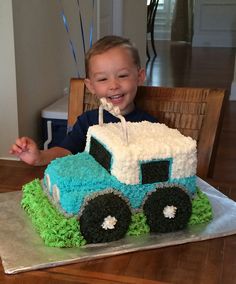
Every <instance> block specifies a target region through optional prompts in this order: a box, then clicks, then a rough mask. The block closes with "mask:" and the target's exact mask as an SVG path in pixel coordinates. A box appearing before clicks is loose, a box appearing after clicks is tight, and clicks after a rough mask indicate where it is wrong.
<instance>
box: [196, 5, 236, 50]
mask: <svg viewBox="0 0 236 284" xmlns="http://www.w3.org/2000/svg"><path fill="white" fill-rule="evenodd" d="M193 46H215V47H217V46H218V47H236V0H224V1H222V0H195V7H194V34H193Z"/></svg>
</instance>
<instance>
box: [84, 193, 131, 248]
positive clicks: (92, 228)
mask: <svg viewBox="0 0 236 284" xmlns="http://www.w3.org/2000/svg"><path fill="white" fill-rule="evenodd" d="M130 221H131V212H130V209H129V206H128V205H127V203H126V202H125V201H124V200H123V199H122V198H121V197H119V196H118V195H115V194H114V193H106V194H103V195H99V196H97V197H95V198H94V199H91V200H90V201H89V202H88V204H87V205H86V206H85V208H84V210H83V212H82V215H81V217H80V221H79V222H80V230H81V233H82V235H83V236H84V238H85V239H86V241H87V242H88V243H102V242H111V241H115V240H119V239H121V238H123V237H124V236H125V234H126V232H127V230H128V228H129V224H130Z"/></svg>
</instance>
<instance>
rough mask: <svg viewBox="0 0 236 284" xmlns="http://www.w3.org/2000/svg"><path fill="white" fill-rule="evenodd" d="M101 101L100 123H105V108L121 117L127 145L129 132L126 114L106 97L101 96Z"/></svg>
mask: <svg viewBox="0 0 236 284" xmlns="http://www.w3.org/2000/svg"><path fill="white" fill-rule="evenodd" d="M100 102H101V104H100V106H99V114H98V123H99V125H103V110H104V109H105V110H106V111H108V112H110V113H111V114H112V115H114V116H116V117H117V118H119V119H120V121H121V126H122V132H123V138H124V143H125V144H126V145H127V144H128V133H127V126H126V120H125V118H124V116H123V115H121V113H120V109H119V107H117V106H113V104H112V103H109V102H107V100H106V98H101V99H100Z"/></svg>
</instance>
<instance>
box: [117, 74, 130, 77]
mask: <svg viewBox="0 0 236 284" xmlns="http://www.w3.org/2000/svg"><path fill="white" fill-rule="evenodd" d="M128 76H129V75H128V74H120V75H119V77H120V78H126V77H128Z"/></svg>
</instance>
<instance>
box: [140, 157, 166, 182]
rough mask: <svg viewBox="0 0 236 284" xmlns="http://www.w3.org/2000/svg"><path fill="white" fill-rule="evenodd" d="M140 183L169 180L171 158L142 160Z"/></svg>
mask: <svg viewBox="0 0 236 284" xmlns="http://www.w3.org/2000/svg"><path fill="white" fill-rule="evenodd" d="M140 167H141V183H142V184H149V183H155V182H166V181H168V180H169V173H170V168H171V160H169V159H168V160H156V161H148V162H142V163H141V165H140Z"/></svg>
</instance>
